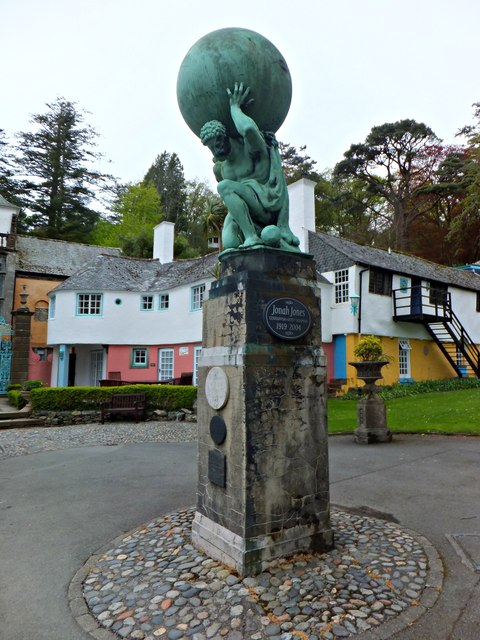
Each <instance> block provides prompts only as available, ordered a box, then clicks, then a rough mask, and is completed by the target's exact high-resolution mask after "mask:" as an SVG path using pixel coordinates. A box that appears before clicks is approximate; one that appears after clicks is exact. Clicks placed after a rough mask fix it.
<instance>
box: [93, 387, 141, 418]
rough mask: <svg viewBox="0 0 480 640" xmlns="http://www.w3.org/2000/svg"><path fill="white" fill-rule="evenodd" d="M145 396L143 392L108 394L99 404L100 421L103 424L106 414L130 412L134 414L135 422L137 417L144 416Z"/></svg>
mask: <svg viewBox="0 0 480 640" xmlns="http://www.w3.org/2000/svg"><path fill="white" fill-rule="evenodd" d="M146 404H147V397H146V394H145V393H116V394H113V395H112V396H110V398H109V399H108V400H107V401H106V402H102V403H101V405H100V411H101V423H102V424H103V423H104V421H105V417H106V416H108V415H109V416H110V417H111V416H112V415H116V414H124V413H127V414H128V413H132V414H133V415H134V416H135V422H138V420H139V418H140V417H141V418H142V419H144V418H145V408H146Z"/></svg>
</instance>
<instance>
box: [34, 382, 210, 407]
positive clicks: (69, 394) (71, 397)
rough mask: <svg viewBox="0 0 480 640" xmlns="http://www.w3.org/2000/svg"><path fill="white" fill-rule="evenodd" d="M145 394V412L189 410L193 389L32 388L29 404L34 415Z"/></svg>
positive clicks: (192, 401)
mask: <svg viewBox="0 0 480 640" xmlns="http://www.w3.org/2000/svg"><path fill="white" fill-rule="evenodd" d="M143 392H144V393H145V394H146V396H147V409H151V410H153V409H163V410H164V411H175V410H176V409H192V408H193V403H194V402H195V399H196V397H197V388H196V387H192V386H181V385H168V384H164V385H158V386H157V385H149V384H132V385H125V386H121V387H48V388H44V389H32V391H31V392H30V402H31V404H32V410H33V411H34V412H35V413H40V412H42V411H89V410H92V409H99V408H100V403H101V402H104V401H106V400H108V399H109V398H110V396H111V395H113V394H120V393H122V394H123V393H143Z"/></svg>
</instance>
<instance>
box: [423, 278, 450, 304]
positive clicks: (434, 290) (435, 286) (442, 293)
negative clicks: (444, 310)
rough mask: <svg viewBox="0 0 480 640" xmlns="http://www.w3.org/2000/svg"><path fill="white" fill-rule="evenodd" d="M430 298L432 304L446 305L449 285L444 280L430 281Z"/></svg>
mask: <svg viewBox="0 0 480 640" xmlns="http://www.w3.org/2000/svg"><path fill="white" fill-rule="evenodd" d="M427 287H428V299H429V302H430V304H436V305H440V306H442V305H444V304H445V303H446V302H447V297H448V296H447V294H448V287H447V285H446V284H443V283H442V282H429V283H428V285H427Z"/></svg>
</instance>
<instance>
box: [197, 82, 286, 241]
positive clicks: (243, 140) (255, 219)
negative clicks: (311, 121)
mask: <svg viewBox="0 0 480 640" xmlns="http://www.w3.org/2000/svg"><path fill="white" fill-rule="evenodd" d="M227 93H228V96H229V98H230V114H231V117H232V121H233V123H234V125H235V128H236V130H237V132H238V135H239V137H238V138H230V137H229V136H228V134H227V129H226V127H225V125H224V124H223V123H221V122H219V121H218V120H211V121H210V122H207V123H206V124H204V125H203V127H202V129H201V131H200V139H201V141H202V143H203V144H204V145H206V146H207V147H208V148H209V149H210V151H211V152H212V153H213V160H214V162H215V165H214V169H213V172H214V174H215V177H216V179H217V181H218V186H217V189H218V193H219V194H220V196H221V198H222V200H223V201H224V203H225V205H226V207H227V209H228V214H227V217H226V218H225V223H224V227H223V233H222V241H223V247H224V249H236V248H246V247H252V246H254V245H259V244H267V245H271V246H275V247H280V248H283V249H288V250H290V251H291V250H294V249H295V248H296V247H298V244H299V241H298V238H296V237H295V236H294V235H293V233H292V232H291V230H290V227H289V226H288V192H287V185H286V182H285V177H284V175H283V171H282V164H281V159H280V155H279V152H278V144H277V141H276V139H275V135H274V134H273V133H266V132H264V133H262V132H261V131H260V130H259V128H258V127H257V125H256V124H255V122H254V120H253V119H252V118H250V117H249V116H247V115H246V114H245V113H244V112H243V111H242V106H243V105H244V104H248V102H249V94H250V88H249V87H246V88H244V86H243V83H240V84H238V83H235V88H234V89H233V92H232V91H230V89H227Z"/></svg>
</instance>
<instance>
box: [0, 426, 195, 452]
mask: <svg viewBox="0 0 480 640" xmlns="http://www.w3.org/2000/svg"><path fill="white" fill-rule="evenodd" d="M196 439H197V425H196V423H194V422H165V421H163V422H160V421H149V422H139V423H137V424H135V422H133V421H131V422H109V423H106V424H103V425H102V424H82V425H68V426H62V427H34V428H23V429H5V430H0V459H2V458H9V457H12V456H20V455H25V454H29V453H39V452H42V451H55V450H58V449H67V448H71V447H81V446H94V445H118V444H133V443H142V442H192V441H195V440H196Z"/></svg>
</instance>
